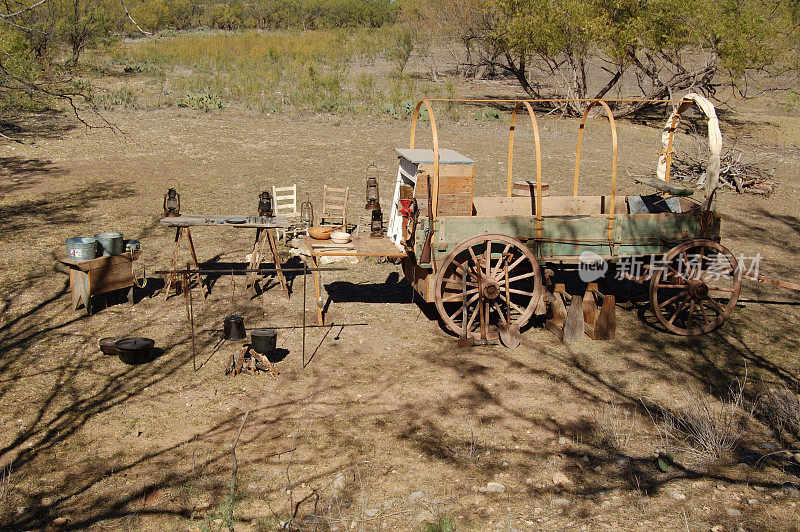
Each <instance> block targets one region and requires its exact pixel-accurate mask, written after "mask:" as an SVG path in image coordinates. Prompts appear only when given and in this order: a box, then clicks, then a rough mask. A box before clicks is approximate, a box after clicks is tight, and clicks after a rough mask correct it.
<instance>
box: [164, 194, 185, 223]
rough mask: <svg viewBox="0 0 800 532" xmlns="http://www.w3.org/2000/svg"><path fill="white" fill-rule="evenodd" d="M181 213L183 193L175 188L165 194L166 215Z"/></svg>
mask: <svg viewBox="0 0 800 532" xmlns="http://www.w3.org/2000/svg"><path fill="white" fill-rule="evenodd" d="M180 215H181V195H180V194H178V191H177V190H175V189H174V188H171V189H169V190H167V193H166V194H164V217H167V216H180Z"/></svg>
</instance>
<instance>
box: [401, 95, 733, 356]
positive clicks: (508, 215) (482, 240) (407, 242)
mask: <svg viewBox="0 0 800 532" xmlns="http://www.w3.org/2000/svg"><path fill="white" fill-rule="evenodd" d="M437 101H450V102H454V101H456V102H476V101H482V100H437V99H424V100H421V101H420V102H419V103H418V104H417V106H416V108H415V110H414V114H413V118H412V122H411V139H410V145H409V148H407V149H397V150H396V151H397V153H398V156H399V157H398V158H399V168H398V174H397V180H396V183H395V190H394V201H393V202H392V210H391V213H390V216H389V220H388V224H387V225H388V230H387V236H388V237H389V238H390V239H391V240H392V241H393V242H394V243H395V244H396V245H397V246H399V247H402V248H403V249H404V250H405V251H406V254H407V257H406V258H404V259H403V271H404V275H405V277H406V279H407V280H408V282H409V283H411V285H412V286H413V287H414V290H415V291H416V292H417V293H418V294H419V295H420V296H421V298H422V299H424V300H425V301H426V302H429V303H435V305H436V309H437V310H438V313H439V315H440V316H441V319H442V321H443V322H444V325H445V326H446V327H447V328H448V329H449V330H450V331H452V332H453V333H455V334H458V335H460V336H461V338H463V339H465V340H467V341H476V340H480V341H486V340H494V339H497V338H498V337H500V338H501V340H502V339H503V338H505V337H508V336H509V335H511V336H513V337H515V338H517V340H518V335H519V330H520V328H522V327H524V326H525V325H526V324H527V323H528V322H529V321H530V319H531V318H532V317H533V316H534V315H535V314H546V316H547V321H546V324H547V325H548V328H552V330H554V332H556V333H557V334H558V335H559V336H561V337H562V339H564V340H567V339H570V338H575V335H576V334H577V335H583V334H584V331H585V332H586V333H588V334H589V335H590V336H592V337H593V338H601V339H602V338H610V337H613V333H614V327H615V316H614V307H615V302H614V297H613V296H612V295H609V294H606V293H604V291H603V290H600V289H599V287H598V285H597V284H596V283H589V284H588V286H586V289H585V293H584V294H578V295H576V296H570V295H569V294H568V293H567V291H566V289H565V287H564V285H563V284H558V283H551V280H552V279H553V278H554V273H555V272H556V271H558V270H561V269H576V270H578V269H580V268H581V267H582V266H586V264H590V265H592V264H600V265H602V264H604V263H603V261H606V263H610V264H611V265H612V268H613V267H616V268H617V271H619V269H620V263H621V262H622V261H629V263H630V264H637V263H638V264H639V265H641V266H642V268H641V269H640V270H637V269H636V268H626V271H625V272H624V276H625V278H627V279H629V280H631V281H633V282H647V283H649V296H650V301H651V305H652V308H653V311H654V313H655V315H656V317H657V319H658V321H659V322H660V323H661V325H662V326H663V327H664V328H666V329H667V330H669V331H672V332H673V333H676V334H681V335H698V334H703V333H707V332H709V331H712V330H714V329H715V328H717V327H719V326H720V325H721V324H722V323H723V322H724V321H725V319H726V318H727V317H728V316H729V315H730V313H731V311H732V310H733V308H734V307H735V305H736V301H737V298H738V296H739V292H740V289H741V275H739V267H738V265H737V260H736V258H735V257H734V256H733V254H732V253H731V252H730V251H729V250H728V249H727V248H725V247H724V246H723V245H722V244H720V243H719V229H720V219H719V216H718V215H717V214H716V212H715V201H714V196H715V192H716V187H717V183H718V176H719V152H720V147H721V137H720V134H719V125H718V122H717V118H716V115H715V113H714V109H713V106H712V105H711V104H710V103H709V102H708V101H707V100H705V99H704V98H702V97H701V96H698V95H694V94H689V95H687V96H686V97H684V99H682V100H675V101H666V102H665V101H663V100H659V103H674V104H676V106H675V109H674V111H673V113H672V115H671V116H670V118H669V120H668V121H667V125H666V126H665V128H664V133H663V135H662V150H661V153H660V155H659V165H658V168H657V171H656V175H655V176H653V177H646V178H639V179H637V181H638V182H639V183H641V184H643V185H646V186H649V187H652V188H649V189H647V192H649V193H646V194H642V195H636V196H630V195H629V196H619V195H617V179H618V176H617V155H618V146H617V131H616V125H615V122H614V118H613V115H612V113H611V110H610V108H609V106H608V105H607V103H606V102H607V101H608V100H585V102H586V110H585V112H584V114H583V118H582V120H581V121H580V125H579V128H578V136H577V151H576V156H575V166H574V175H573V190H572V195H566V196H551V195H548V194H547V185H546V184H545V183H543V181H542V164H541V149H542V147H541V145H540V135H539V129H538V125H537V121H536V115H535V113H534V107H533V106H535V105H536V103H537V101H536V100H503V101H504V102H505V103H507V104H511V105H513V112H512V115H511V119H510V128H509V129H510V131H509V141H508V177H507V192H506V195H505V196H502V197H479V196H475V194H474V180H475V163H474V161H472V160H471V159H469V158H468V157H466V156H464V155H461V154H459V153H458V152H456V151H453V150H450V149H445V148H442V147H441V146H440V144H439V137H438V132H437V127H436V118H435V116H434V110H433V107H432V105H431V104H432V103H434V102H437ZM490 101H491V102H497V101H498V100H486V102H487V103H488V102H490ZM692 105H697V106H698V107H700V108H701V110H702V111H703V112H704V113H705V114H706V116H707V118H708V127H709V147H710V151H711V156H710V158H709V165H708V168H707V171H706V175H705V179H704V184H703V189H702V190H703V191H704V192H705V195H704V196H705V197H704V198H703V199H702V200H695V199H693V198H692V197H691V196H692V194H693V193H695V192H697V191H698V190H696V189H694V188H692V187H688V186H685V185H676V184H675V183H671V182H670V180H669V173H670V164H671V160H672V153H673V140H674V135H675V130H676V127H677V124H678V121H679V119H680V117H681V114H682V113H683V112H684V111H685V110H686V109H687V108H689V107H690V106H692ZM421 109H423V111H422V112H423V113H425V112H427V121H428V123H429V124H430V127H431V133H432V140H433V146H432V148H427V149H421V148H418V147H417V146H416V145H415V132H416V127H417V124H418V122H419V121H420V113H421ZM592 109H595V111H597V110H601V111H603V114H605V116H606V117H607V120H608V124H609V126H610V133H609V139H610V144H611V148H610V166H611V167H610V183H609V187H608V189H607V191H606V192H605V194H604V195H582V194H580V193H579V185H580V163H581V144H582V141H583V132H584V126H585V124H586V120H587V117H588V116H590V111H592ZM525 112H527V115H528V117H529V120H530V124H531V126H532V128H533V133H534V141H535V153H536V161H535V162H536V176H535V178H533V177H531V179H530V180H529V181H522V182H515V181H514V177H513V157H514V133H515V128H516V126H517V123H518V121H517V119H518V116H519V115H522V114H523V113H525ZM523 116H524V115H523ZM526 121H527V120H526ZM520 187H522V188H523V189H525V188H527V189H528V193H527V194H525V190H520ZM643 189H644V187H643ZM587 257H588V259H587ZM589 259H590V260H589ZM637 261H638V262H637ZM551 326H552V327H551ZM504 333H506V334H504ZM504 343H505V342H504Z"/></svg>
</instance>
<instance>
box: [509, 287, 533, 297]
mask: <svg viewBox="0 0 800 532" xmlns="http://www.w3.org/2000/svg"><path fill="white" fill-rule="evenodd" d="M508 291H509V293H511V294H519V295H521V296H530V297H533V292H526V291H525V290H520V289H518V288H509V289H508Z"/></svg>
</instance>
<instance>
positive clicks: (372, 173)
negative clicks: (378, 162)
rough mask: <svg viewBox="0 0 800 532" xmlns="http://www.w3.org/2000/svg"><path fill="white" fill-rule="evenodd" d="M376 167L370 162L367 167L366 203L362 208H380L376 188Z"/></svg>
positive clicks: (378, 194)
mask: <svg viewBox="0 0 800 532" xmlns="http://www.w3.org/2000/svg"><path fill="white" fill-rule="evenodd" d="M377 173H378V167H377V166H375V163H372V164H371V165H369V166H368V167H367V204H366V205H364V208H365V209H367V210H368V211H374V210H375V209H380V208H381V199H380V191H379V190H378V177H377Z"/></svg>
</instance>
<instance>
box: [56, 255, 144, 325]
mask: <svg viewBox="0 0 800 532" xmlns="http://www.w3.org/2000/svg"><path fill="white" fill-rule="evenodd" d="M139 255H141V251H136V252H134V253H133V254H131V253H130V252H126V253H122V254H120V255H112V256H110V257H97V258H96V259H92V260H84V261H75V260H71V259H61V260H60V261H61V263H62V264H66V265H67V266H69V287H70V293H71V294H72V308H73V310H76V309H78V307H80V306H81V304H83V306H84V308H85V309H86V313H87V314H88V315H89V316H91V315H92V301H91V299H92V296H94V295H97V294H104V293H106V292H111V291H114V290H120V289H123V288H128V301H129V302H130V303H131V305H132V304H133V267H132V266H133V264H132V263H133V261H135V260H137V259H138V258H139Z"/></svg>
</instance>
